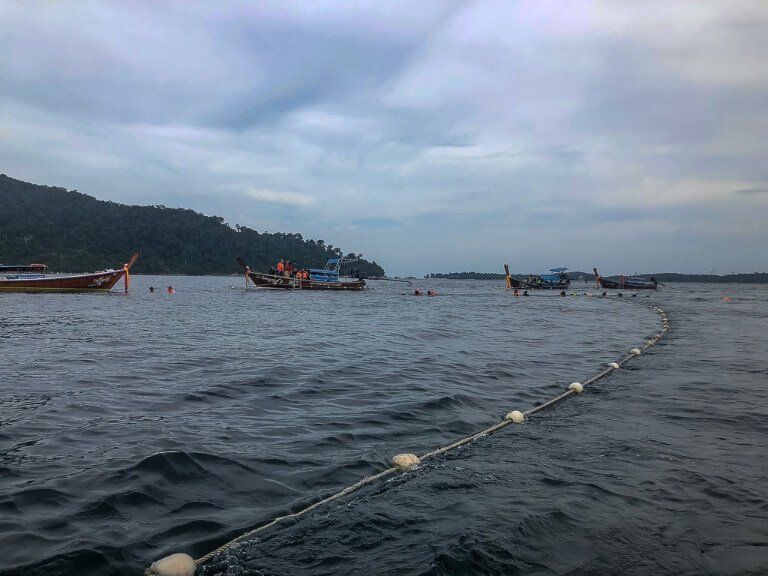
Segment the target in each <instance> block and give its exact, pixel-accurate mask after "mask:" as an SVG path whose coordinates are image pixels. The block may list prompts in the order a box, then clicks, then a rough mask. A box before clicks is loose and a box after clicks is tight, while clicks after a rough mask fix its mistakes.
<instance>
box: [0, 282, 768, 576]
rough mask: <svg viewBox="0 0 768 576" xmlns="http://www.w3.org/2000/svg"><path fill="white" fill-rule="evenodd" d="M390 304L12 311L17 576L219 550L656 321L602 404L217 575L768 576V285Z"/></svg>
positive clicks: (123, 569) (341, 513) (230, 300)
mask: <svg viewBox="0 0 768 576" xmlns="http://www.w3.org/2000/svg"><path fill="white" fill-rule="evenodd" d="M150 285H153V286H155V287H156V288H157V290H156V292H155V293H149V290H148V288H149V286H150ZM167 285H173V286H174V288H175V289H176V293H175V294H166V293H164V291H163V289H164V288H165V287H166V286H167ZM370 286H371V288H373V289H371V290H367V291H365V292H362V293H334V294H330V293H314V292H273V291H256V290H253V289H251V290H248V291H246V290H245V288H244V286H243V280H242V278H233V277H230V278H225V277H151V276H139V275H135V276H134V277H133V281H132V293H131V294H130V295H128V296H126V295H124V294H122V293H120V292H119V291H117V288H116V289H115V291H114V292H113V293H110V294H82V295H79V294H65V295H56V294H0V550H1V551H2V554H0V573H1V574H4V575H5V574H24V575H25V576H26V575H29V574H51V575H52V574H78V575H97V574H98V575H110V574H138V573H140V572H141V571H142V570H143V569H144V568H146V567H147V566H148V565H149V563H150V562H151V561H152V560H155V559H157V558H159V557H162V556H164V555H167V554H169V553H172V552H179V551H180V552H187V553H189V554H192V555H193V556H195V557H198V556H201V555H203V554H205V553H207V552H208V551H210V550H212V549H213V548H215V547H217V546H219V545H220V544H222V543H224V542H226V541H227V540H229V539H230V538H232V537H234V536H236V535H238V534H240V533H242V532H244V531H246V530H248V529H251V528H253V527H254V526H257V525H259V524H261V523H264V522H266V521H268V520H269V519H271V518H273V517H274V516H277V515H281V514H285V513H287V512H291V511H295V510H297V509H299V508H301V507H303V506H305V505H307V504H310V503H311V502H313V501H315V500H316V499H318V498H320V497H323V496H325V495H328V494H330V493H333V492H335V491H337V490H338V489H340V488H342V487H343V486H345V485H347V484H350V483H352V482H354V481H356V480H357V479H359V478H361V477H362V476H365V475H367V474H370V473H374V472H376V471H379V470H382V469H383V468H385V467H386V466H388V462H389V460H390V458H391V457H392V456H393V455H394V454H397V453H400V452H414V453H422V452H425V451H427V450H429V449H432V448H434V447H437V446H440V445H443V444H446V443H449V442H451V441H453V440H454V439H457V438H459V437H461V436H463V435H467V434H470V433H472V432H474V431H476V430H479V429H482V428H483V427H486V426H488V425H490V424H492V423H494V422H497V421H499V420H500V419H502V418H503V416H504V414H506V413H507V412H508V411H509V410H512V409H523V410H524V409H526V408H530V407H532V406H534V405H535V404H536V403H539V402H542V401H545V400H547V399H549V398H551V397H553V396H554V395H556V394H558V393H559V392H560V391H562V390H563V389H564V388H565V387H566V386H567V385H568V384H569V383H570V382H572V381H578V380H584V379H586V378H588V377H589V376H591V375H593V374H594V373H596V372H597V371H598V370H600V369H601V368H602V367H603V366H604V365H605V363H606V362H610V361H613V360H616V359H618V358H619V357H621V356H623V355H625V354H626V353H627V351H628V350H629V349H630V348H632V347H635V346H639V345H642V344H643V341H644V339H645V338H647V337H648V336H650V335H652V334H654V333H656V332H657V331H658V328H659V326H660V324H659V318H658V316H657V315H656V314H654V313H653V311H652V310H650V309H649V308H648V307H647V306H646V305H647V304H649V303H654V304H658V305H661V306H662V307H664V308H665V309H666V310H667V311H668V313H669V317H670V321H671V323H672V328H671V330H670V332H669V333H668V335H667V337H666V338H665V339H664V340H663V341H662V342H661V343H660V344H659V345H657V346H656V347H654V348H653V349H652V350H651V351H650V352H649V353H648V354H644V355H643V356H642V357H640V358H636V359H634V360H633V361H632V362H630V363H629V364H628V365H627V367H626V368H623V369H621V370H619V371H617V372H616V373H615V374H613V375H611V376H610V377H609V378H607V379H605V380H601V381H600V382H599V383H597V384H595V385H594V386H592V387H589V388H588V389H587V390H586V391H585V393H584V394H581V395H579V396H577V397H573V398H570V399H569V400H568V401H567V402H565V403H563V404H560V405H558V406H557V407H556V408H554V409H552V410H549V411H547V412H545V413H542V414H541V415H537V416H536V417H535V418H532V419H531V420H530V421H528V422H527V423H526V424H524V425H522V426H515V427H510V428H507V429H505V430H504V431H503V432H501V433H498V434H496V435H494V436H492V437H488V438H484V439H482V440H481V441H479V442H476V443H473V444H471V445H469V446H466V447H464V448H462V449H460V450H458V451H457V452H454V453H451V454H449V455H447V456H445V457H443V458H439V459H436V460H434V461H430V462H429V463H426V464H425V465H424V466H422V467H420V468H419V469H418V470H416V471H415V472H412V473H409V474H405V475H401V476H397V477H395V478H393V479H391V480H388V481H385V482H382V483H380V484H377V485H375V486H372V487H370V488H367V489H364V490H362V491H360V492H358V493H356V494H355V495H354V496H352V497H350V498H347V499H345V500H341V501H338V502H336V503H333V504H331V505H330V506H327V507H325V508H322V509H320V510H317V511H315V512H313V513H311V514H309V515H307V516H305V517H303V518H302V519H301V520H299V521H297V522H293V523H289V524H287V525H285V526H282V527H277V528H273V529H270V530H269V531H268V532H266V533H264V534H263V535H262V536H261V538H260V539H258V540H254V541H250V542H247V543H244V544H241V545H238V546H237V547H236V548H234V549H233V550H231V551H230V552H228V553H227V554H225V555H223V556H221V557H219V558H217V559H216V560H215V561H213V562H212V563H210V564H209V565H208V566H207V567H205V569H204V573H205V574H221V573H224V574H515V573H521V574H522V573H524V574H596V575H597V574H600V575H603V574H649V573H654V574H761V573H766V572H768V504H767V503H766V496H765V495H766V494H768V480H766V478H768V448H767V446H768V442H767V441H766V438H768V418H767V416H768V287H765V286H748V285H699V286H697V285H689V284H676V285H674V286H673V287H671V288H662V289H661V290H659V292H658V293H652V294H643V293H639V294H638V295H637V296H636V297H634V298H632V297H631V296H630V295H629V294H628V293H627V294H625V296H624V298H622V299H621V300H619V299H618V298H617V297H616V296H615V295H614V296H610V297H608V298H584V297H574V296H567V297H565V298H563V297H559V296H558V295H557V294H556V293H555V294H545V293H540V292H534V293H532V295H531V296H530V297H527V298H526V297H522V296H521V297H517V298H515V297H514V296H513V295H512V294H511V293H510V292H508V291H506V290H504V289H503V281H502V282H480V281H438V280H416V281H414V284H413V286H411V285H407V284H404V283H395V282H371V283H370ZM414 287H419V288H421V289H422V290H425V291H426V289H435V290H437V291H438V293H439V295H438V296H436V297H433V298H429V297H426V296H423V297H415V296H412V295H411V293H412V290H413V288H414ZM572 290H573V291H576V292H578V293H583V292H585V291H591V292H596V290H595V288H594V287H593V286H592V285H591V284H584V285H582V284H574V285H573V287H572ZM724 296H728V297H730V298H731V299H732V300H731V301H730V302H727V301H723V300H722V298H723V297H724Z"/></svg>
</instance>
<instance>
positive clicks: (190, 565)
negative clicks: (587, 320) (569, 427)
mask: <svg viewBox="0 0 768 576" xmlns="http://www.w3.org/2000/svg"><path fill="white" fill-rule="evenodd" d="M587 296H590V295H589V294H587ZM628 302H629V301H628ZM649 308H651V309H653V310H654V311H655V312H656V313H657V314H658V315H659V317H660V318H661V321H662V328H661V330H660V331H659V332H658V333H656V334H655V335H653V336H652V337H651V338H649V339H648V340H646V341H645V344H644V345H643V346H642V347H640V348H632V349H631V350H630V351H629V354H628V355H626V356H624V357H623V358H621V359H620V360H618V361H616V362H610V363H609V364H607V366H608V367H607V368H605V369H603V370H602V371H600V372H598V373H597V374H595V375H594V376H592V377H591V378H589V379H587V380H585V381H584V382H583V383H582V382H572V383H571V384H570V385H569V386H568V388H567V390H566V391H565V392H563V393H562V394H559V395H558V396H555V397H554V398H552V399H550V400H548V401H546V402H544V403H542V404H539V405H537V406H534V407H533V408H530V409H528V410H526V411H524V412H523V411H520V410H512V411H510V412H509V413H508V414H507V415H506V416H505V418H504V420H502V421H501V422H499V423H497V424H494V425H493V426H489V427H488V428H486V429H485V430H481V431H480V432H476V433H474V434H471V435H470V436H465V437H464V438H461V439H460V440H457V441H456V442H453V443H452V444H448V445H447V446H443V447H441V448H436V449H434V450H432V451H430V452H427V453H425V454H422V455H421V456H417V455H415V454H398V455H396V456H395V457H393V458H392V466H391V467H390V468H387V469H386V470H382V471H381V472H378V473H376V474H372V475H370V476H366V477H365V478H363V479H361V480H358V481H357V482H355V483H354V484H351V485H349V486H347V487H346V488H344V489H342V490H340V491H339V492H336V493H335V494H332V495H331V496H328V497H326V498H323V499H322V500H319V501H317V502H315V503H314V504H310V505H309V506H306V507H305V508H302V509H301V510H299V511H297V512H292V513H290V514H285V515H283V516H278V517H277V518H274V519H272V520H271V521H269V522H267V523H266V524H262V525H261V526H257V527H256V528H254V529H253V530H249V531H248V532H246V533H244V534H241V535H240V536H238V537H236V538H233V539H232V540H230V541H229V542H226V543H225V544H222V545H221V546H219V547H218V548H216V549H215V550H212V551H211V552H209V553H208V554H206V555H205V556H201V557H200V558H198V559H196V560H194V559H192V557H191V556H188V555H187V554H171V555H170V556H167V557H165V558H163V559H161V560H158V561H157V562H154V563H153V564H152V565H151V566H150V567H149V568H148V569H147V570H146V571H145V575H146V576H193V575H194V573H195V569H196V567H197V566H200V565H201V564H205V563H206V562H208V561H209V560H211V559H213V558H214V557H215V556H216V555H217V554H219V553H220V552H224V551H226V550H228V549H230V548H232V546H234V545H235V544H238V543H240V542H243V541H245V540H249V539H251V538H252V537H254V536H256V535H257V534H259V533H261V532H263V531H265V530H268V529H269V528H271V527H273V526H275V525H277V524H279V523H280V522H283V521H285V520H292V519H296V518H300V517H301V516H304V515H305V514H308V513H309V512H312V511H313V510H315V509H317V508H320V507H321V506H324V505H325V504H329V503H330V502H333V501H334V500H338V499H339V498H343V497H344V496H348V495H349V494H352V493H353V492H355V491H357V490H359V489H360V488H363V487H364V486H367V485H369V484H372V483H374V482H376V481H377V480H381V479H383V478H386V477H387V476H391V475H393V474H396V473H405V472H408V471H410V470H412V469H413V468H415V467H416V466H418V465H419V464H421V463H422V462H423V461H425V460H429V459H431V458H435V457H437V456H440V455H442V454H445V453H446V452H450V451H452V450H455V449H456V448H459V447H461V446H464V445H465V444H469V443H470V442H475V441H476V440H479V439H480V438H483V437H485V436H488V435H490V434H493V433H494V432H498V431H499V430H501V429H502V428H504V427H506V426H509V425H510V424H522V423H523V422H525V420H527V419H528V418H529V417H530V416H533V415H534V414H536V413H538V412H541V411H542V410H545V409H547V408H549V407H550V406H553V405H555V404H557V403H558V402H561V401H563V400H565V399H566V398H568V397H569V396H573V395H576V394H581V393H582V392H583V391H584V388H585V387H587V386H589V385H590V384H594V383H595V382H597V381H598V380H601V379H603V378H605V377H607V376H608V375H610V374H612V373H613V372H615V371H616V370H619V369H621V367H622V366H623V365H624V364H626V363H627V362H629V361H630V360H632V359H633V358H636V357H638V356H640V355H642V354H643V353H644V352H645V351H646V350H648V349H649V348H651V347H652V346H655V345H656V343H657V342H658V341H659V340H661V339H662V338H663V337H664V335H665V334H666V332H667V331H668V330H669V328H670V324H669V318H668V317H667V313H666V312H665V311H664V310H663V309H662V308H659V307H658V306H653V305H649Z"/></svg>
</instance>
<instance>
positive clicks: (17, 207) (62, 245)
mask: <svg viewBox="0 0 768 576" xmlns="http://www.w3.org/2000/svg"><path fill="white" fill-rule="evenodd" d="M134 251H138V252H140V253H141V259H140V260H139V262H138V263H137V265H136V271H137V272H140V273H145V274H193V275H195V274H234V273H237V271H238V266H237V264H236V263H235V256H236V255H238V254H239V255H241V256H242V257H243V258H244V259H245V260H246V262H248V263H249V264H250V265H251V267H252V268H254V269H255V270H267V269H269V268H270V267H271V266H274V264H275V262H276V261H277V260H278V259H280V258H287V259H289V260H291V261H292V262H295V263H296V264H297V265H299V266H303V267H310V266H311V267H318V266H322V265H323V264H325V261H326V260H327V259H328V258H333V257H338V256H341V255H342V251H341V250H340V249H339V248H334V247H333V246H332V245H326V244H325V242H324V241H323V240H304V238H302V236H301V234H289V233H282V232H277V233H268V232H262V233H259V232H257V231H256V230H252V229H250V228H248V227H246V226H235V228H232V227H230V226H229V225H227V224H226V223H225V222H224V219H223V218H221V217H220V216H205V215H203V214H199V213H197V212H195V211H193V210H187V209H183V208H166V207H164V206H126V205H124V204H118V203H116V202H108V201H103V200H97V199H96V198H93V197H91V196H88V195H86V194H81V193H79V192H77V191H67V190H65V189H64V188H55V187H51V186H40V185H36V184H30V183H27V182H22V181H21V180H15V179H13V178H9V177H8V176H5V175H3V174H0V261H2V262H4V263H29V262H44V263H46V264H48V267H49V269H50V270H52V271H68V272H74V271H87V270H97V269H103V268H110V267H114V266H117V265H120V264H122V263H123V262H124V261H125V260H126V259H127V258H128V257H129V256H130V255H131V254H132V253H133V252H134ZM348 256H350V257H352V256H361V255H354V254H353V253H349V255H348ZM350 267H352V268H358V269H359V270H360V272H361V273H362V274H363V275H366V276H383V275H384V270H383V269H382V268H381V266H379V265H378V264H377V263H376V262H369V261H367V260H363V259H361V260H359V261H357V262H354V263H352V264H348V265H347V266H345V269H346V270H348V269H349V268H350Z"/></svg>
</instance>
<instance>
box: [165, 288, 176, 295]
mask: <svg viewBox="0 0 768 576" xmlns="http://www.w3.org/2000/svg"><path fill="white" fill-rule="evenodd" d="M165 291H166V292H168V294H175V293H176V290H174V289H173V286H168V288H166V290H165Z"/></svg>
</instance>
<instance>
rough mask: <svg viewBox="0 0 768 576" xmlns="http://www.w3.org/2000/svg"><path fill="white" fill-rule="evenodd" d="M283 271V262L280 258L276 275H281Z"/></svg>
mask: <svg viewBox="0 0 768 576" xmlns="http://www.w3.org/2000/svg"><path fill="white" fill-rule="evenodd" d="M284 272H285V262H284V261H283V259H282V258H280V262H278V263H277V274H278V276H282V275H283V273H284Z"/></svg>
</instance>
